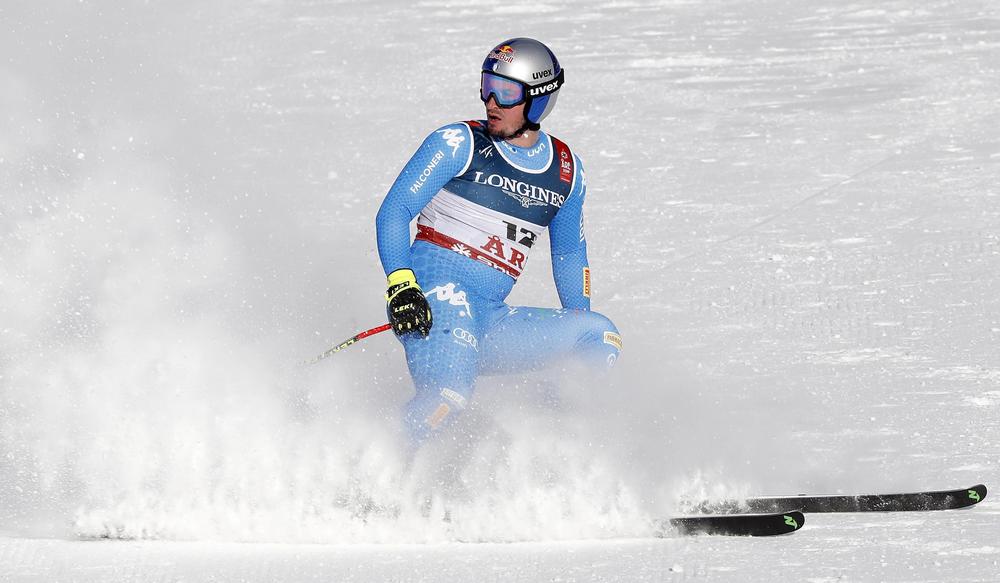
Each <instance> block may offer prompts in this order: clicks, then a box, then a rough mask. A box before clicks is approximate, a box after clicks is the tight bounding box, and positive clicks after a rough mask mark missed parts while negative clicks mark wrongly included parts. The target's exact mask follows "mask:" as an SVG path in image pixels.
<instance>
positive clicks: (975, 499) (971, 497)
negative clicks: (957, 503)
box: [966, 484, 986, 506]
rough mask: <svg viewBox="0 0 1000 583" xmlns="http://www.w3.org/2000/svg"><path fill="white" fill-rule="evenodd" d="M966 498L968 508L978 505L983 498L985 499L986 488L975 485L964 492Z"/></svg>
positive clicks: (982, 485)
mask: <svg viewBox="0 0 1000 583" xmlns="http://www.w3.org/2000/svg"><path fill="white" fill-rule="evenodd" d="M966 496H967V498H968V502H969V506H972V505H974V504H979V503H980V502H982V501H983V499H984V498H986V486H985V485H984V484H976V485H975V486H973V487H971V488H969V489H968V490H967V491H966Z"/></svg>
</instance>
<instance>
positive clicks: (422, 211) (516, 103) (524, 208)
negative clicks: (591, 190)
mask: <svg viewBox="0 0 1000 583" xmlns="http://www.w3.org/2000/svg"><path fill="white" fill-rule="evenodd" d="M563 80H564V71H563V69H562V68H561V67H560V66H559V62H558V61H557V60H556V57H555V55H554V54H553V53H552V51H551V50H549V48H548V47H546V46H545V45H544V44H542V43H541V42H539V41H537V40H534V39H530V38H514V39H510V40H507V41H504V42H502V43H500V44H499V45H497V46H496V47H495V48H494V49H493V50H492V51H490V53H489V55H488V56H487V57H486V60H485V61H484V62H483V67H482V80H481V87H480V90H481V99H482V101H483V103H484V104H485V106H486V119H485V120H481V121H466V122H458V123H452V124H449V125H446V126H444V127H441V128H440V129H438V130H436V131H434V132H432V133H431V134H430V135H428V136H427V138H426V139H425V140H424V142H423V144H422V145H421V146H420V148H419V149H418V150H417V152H416V153H415V154H414V155H413V157H412V158H410V160H409V161H408V162H407V163H406V166H404V167H403V170H402V172H400V174H399V177H398V178H396V181H395V182H394V183H393V185H392V187H391V188H390V190H389V192H388V194H387V195H386V197H385V200H384V201H383V202H382V206H381V208H380V209H379V212H378V216H377V217H376V221H375V225H376V231H377V239H378V251H379V258H380V259H381V261H382V267H383V269H384V270H385V273H386V275H387V280H388V290H387V291H386V300H387V307H386V310H387V313H388V315H389V321H390V323H391V324H392V328H393V331H394V332H395V333H396V335H397V337H398V338H399V340H400V342H401V343H402V344H403V347H404V349H405V351H406V362H407V365H408V367H409V370H410V375H411V376H412V378H413V382H414V385H415V388H416V396H415V397H414V398H413V399H412V400H411V401H410V402H409V403H408V404H407V406H406V411H405V413H406V416H405V418H406V424H407V429H408V432H409V435H410V438H411V440H412V442H413V443H414V444H415V445H416V444H419V443H421V442H423V441H424V440H425V439H427V438H428V437H429V436H430V435H432V434H434V433H435V432H438V431H440V430H441V429H442V428H444V427H446V426H447V425H448V424H449V423H450V422H452V421H453V420H454V419H455V417H456V414H457V413H458V412H460V411H462V410H463V409H465V407H466V406H467V404H468V402H469V399H470V398H471V396H472V391H473V388H474V385H475V381H476V377H477V376H479V375H488V374H504V373H513V372H524V371H530V370H538V369H541V368H543V367H545V366H547V365H550V364H553V363H555V362H558V361H560V360H562V359H564V358H567V357H576V358H578V359H581V360H583V361H584V362H585V363H587V364H589V365H591V366H593V367H595V368H598V369H600V370H607V369H609V368H610V367H611V366H613V365H614V363H615V361H616V360H617V358H618V355H619V353H620V351H621V348H622V340H621V336H620V335H619V333H618V329H617V328H615V326H614V324H612V323H611V321H610V320H609V319H608V318H606V317H604V316H602V315H600V314H598V313H596V312H593V311H591V310H590V290H591V279H590V267H589V266H588V262H587V243H586V239H585V237H584V229H583V202H584V198H585V196H586V191H587V188H586V180H585V177H584V173H583V166H582V164H581V163H580V159H579V158H578V157H577V156H576V155H575V154H573V153H572V151H571V150H570V149H569V147H568V146H567V145H566V144H565V143H563V142H562V141H560V140H558V139H556V138H555V137H553V136H550V135H548V134H546V133H545V132H543V131H541V126H540V123H541V121H542V120H543V119H544V118H545V116H547V115H548V114H549V113H550V112H551V111H552V108H553V107H554V106H555V103H556V98H557V97H558V94H559V90H560V89H561V87H562V85H563ZM418 213H419V216H418ZM414 217H416V218H417V235H416V239H415V240H414V241H413V243H412V245H411V243H410V223H411V221H412V220H413V218H414ZM546 228H548V229H549V238H550V243H551V255H552V271H553V276H554V280H555V285H556V289H557V291H558V294H559V300H560V303H561V304H562V309H550V308H530V307H510V306H508V305H507V304H505V303H504V300H505V299H506V297H507V295H508V294H509V293H510V291H511V288H512V287H513V286H514V283H515V282H516V281H517V277H518V276H519V275H520V274H521V272H522V271H523V270H524V266H525V262H526V261H527V258H528V254H529V253H530V251H531V249H532V247H533V246H534V245H535V244H536V243H537V242H538V238H539V237H540V236H541V234H542V233H543V232H544V231H545V229H546ZM418 282H419V283H418Z"/></svg>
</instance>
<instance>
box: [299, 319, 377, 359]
mask: <svg viewBox="0 0 1000 583" xmlns="http://www.w3.org/2000/svg"><path fill="white" fill-rule="evenodd" d="M390 328H392V324H382V325H381V326H375V327H374V328H372V329H371V330H365V331H364V332H360V333H358V334H355V335H354V336H351V337H350V338H348V339H347V340H344V341H343V342H341V343H340V344H338V345H336V346H334V347H333V348H330V349H329V350H327V351H326V352H324V353H323V354H320V355H319V356H317V357H315V358H313V359H311V360H307V361H305V362H303V363H302V364H316V363H317V362H319V361H321V360H323V359H324V358H326V357H328V356H330V355H332V354H336V353H338V352H340V351H341V350H343V349H345V348H347V347H348V346H350V345H352V344H354V343H355V342H357V341H358V340H363V339H365V338H368V337H369V336H374V335H375V334H378V333H379V332H385V331H386V330H389V329H390Z"/></svg>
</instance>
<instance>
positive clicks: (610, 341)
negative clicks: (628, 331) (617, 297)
mask: <svg viewBox="0 0 1000 583" xmlns="http://www.w3.org/2000/svg"><path fill="white" fill-rule="evenodd" d="M589 315H590V318H591V331H590V337H591V338H592V343H593V346H594V351H595V353H596V356H597V358H598V362H596V363H595V364H597V365H598V366H600V367H603V368H607V369H610V368H611V367H613V366H614V365H615V363H616V362H617V361H618V357H619V356H620V355H621V352H622V337H621V333H619V332H618V327H617V326H615V324H614V322H612V321H611V320H610V319H609V318H608V317H607V316H605V315H603V314H598V313H597V312H590V313H589Z"/></svg>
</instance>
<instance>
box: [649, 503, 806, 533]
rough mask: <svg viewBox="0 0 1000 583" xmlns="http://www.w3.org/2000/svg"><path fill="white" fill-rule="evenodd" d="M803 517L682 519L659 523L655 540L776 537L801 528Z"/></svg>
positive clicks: (767, 515)
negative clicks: (705, 537) (708, 536)
mask: <svg viewBox="0 0 1000 583" xmlns="http://www.w3.org/2000/svg"><path fill="white" fill-rule="evenodd" d="M805 521H806V518H805V516H804V515H803V514H802V513H801V512H799V511H798V510H792V511H788V512H769V513H764V514H720V515H712V516H681V517H676V518H668V519H666V520H661V521H659V522H658V524H657V525H656V532H657V536H658V537H661V538H665V537H669V536H670V535H672V534H678V535H683V536H690V535H716V536H775V535H779V534H789V533H793V532H795V531H796V530H798V529H800V528H802V525H803V524H805Z"/></svg>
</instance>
